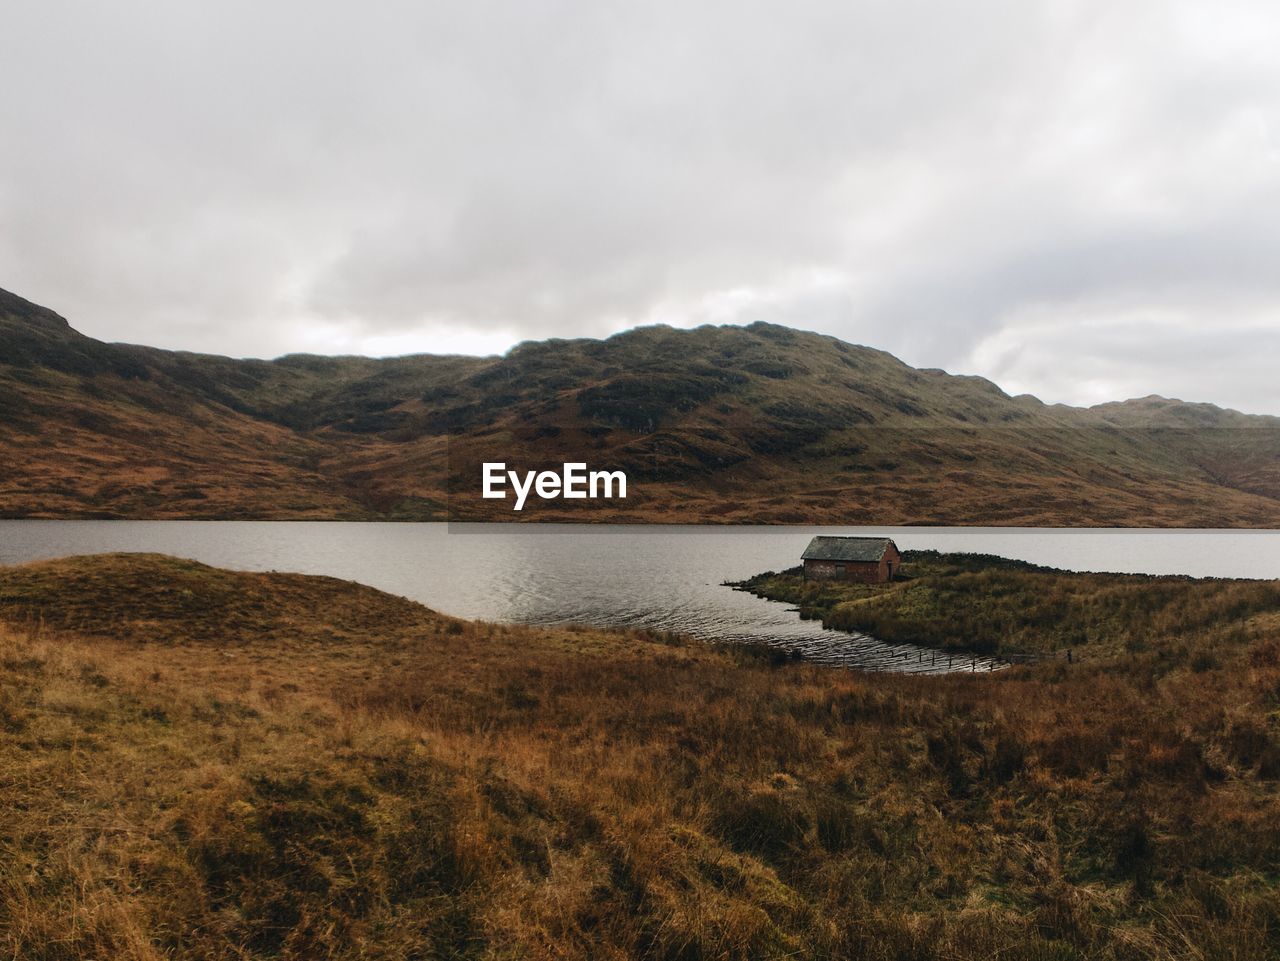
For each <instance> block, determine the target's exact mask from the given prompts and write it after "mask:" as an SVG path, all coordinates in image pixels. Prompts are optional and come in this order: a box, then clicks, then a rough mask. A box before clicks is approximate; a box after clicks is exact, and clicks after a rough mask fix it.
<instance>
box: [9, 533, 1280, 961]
mask: <svg viewBox="0 0 1280 961" xmlns="http://www.w3.org/2000/svg"><path fill="white" fill-rule="evenodd" d="M1239 614H1240V617H1239V618H1238V620H1235V621H1230V622H1227V621H1223V622H1222V623H1208V622H1206V623H1201V624H1199V625H1198V626H1196V627H1194V628H1191V629H1189V630H1187V631H1182V632H1177V633H1170V634H1164V633H1161V632H1154V631H1153V632H1152V633H1151V637H1150V640H1149V641H1148V643H1147V644H1146V646H1145V647H1144V648H1142V649H1140V650H1134V651H1128V652H1126V653H1125V654H1124V656H1121V657H1106V656H1102V655H1101V653H1100V656H1099V657H1097V658H1096V659H1091V660H1089V661H1087V662H1085V663H1077V664H1073V665H1066V664H1062V663H1058V664H1052V665H1043V666H1039V667H1035V668H1018V669H1015V670H1012V671H1006V672H1000V673H998V674H996V675H980V676H978V677H969V676H949V677H931V678H922V677H908V676H895V675H883V674H880V675H861V674H857V673H854V672H848V671H839V670H831V669H822V668H817V667H814V666H812V665H806V664H788V665H786V666H781V667H779V666H775V665H772V664H770V663H769V662H768V661H767V660H765V659H761V658H758V657H754V656H752V655H751V654H750V653H749V652H744V651H734V650H726V649H717V648H713V647H708V646H706V645H703V644H698V643H694V642H684V641H681V640H679V639H676V638H669V637H658V636H654V635H650V634H646V633H643V632H608V631H596V630H588V629H579V628H522V627H510V626H503V625H494V624H484V623H477V622H466V621H459V620H456V619H453V618H448V617H444V616H441V615H438V614H436V613H434V612H432V611H429V610H427V609H425V608H422V607H420V606H419V605H417V604H413V603H411V602H409V601H406V600H403V599H401V598H394V597H390V596H388V595H385V594H381V593H380V592H378V591H374V590H372V589H370V588H365V587H361V586H359V585H355V584H350V583H347V582H342V581H336V580H333V579H330V578H314V577H303V576H299V575H280V574H245V573H237V572H230V571H221V570H217V569H214V568H208V567H205V566H203V565H199V564H194V563H192V562H187V561H177V560H174V559H171V558H165V557H160V556H156V555H108V556H100V557H92V558H70V559H64V560H60V561H54V562H47V563H42V564H31V565H24V566H21V567H15V568H0V809H3V810H4V811H5V812H6V816H5V817H4V818H3V819H0V955H4V956H9V957H22V958H31V959H36V961H54V959H57V961H63V959H68V961H69V959H73V958H75V959H78V958H85V957H112V958H120V959H125V961H130V959H145V961H153V959H159V958H184V959H185V958H201V959H205V958H217V959H223V958H225V959H233V958H234V959H244V958H255V959H256V958H299V959H301V958H307V959H310V958H344V959H345V958H387V959H391V958H411V957H413V958H437V957H440V958H446V957H451V958H485V959H489V958H492V959H499V958H501V959H507V958H538V959H541V958H547V959H550V958H584V959H585V958H601V957H604V958H661V959H672V961H676V959H691V958H726V959H744V961H745V959H756V958H784V957H797V956H800V957H817V958H831V959H836V958H870V959H886V961H887V959H898V958H914V957H946V958H959V959H967V958H988V957H993V956H999V957H1002V958H1012V959H1045V958H1091V959H1092V958H1103V959H1117V961H1119V959H1134V958H1150V959H1169V961H1171V959H1174V958H1184V957H1188V956H1194V957H1206V958H1210V957H1212V958H1227V957H1230V958H1237V959H1254V958H1258V959H1263V958H1275V957H1276V950H1275V944H1276V943H1277V941H1276V939H1277V932H1280V894H1277V881H1278V880H1280V838H1278V837H1277V835H1276V832H1275V830H1274V825H1275V824H1276V823H1277V820H1278V818H1280V790H1278V787H1280V782H1278V781H1277V779H1278V778H1280V720H1278V718H1280V617H1278V616H1277V615H1276V613H1275V612H1274V611H1270V610H1252V609H1246V608H1240V610H1239ZM1205 648H1208V649H1211V651H1212V654H1213V658H1212V660H1211V661H1204V660H1200V659H1197V656H1196V655H1197V654H1198V653H1199V652H1201V650H1202V649H1205Z"/></svg>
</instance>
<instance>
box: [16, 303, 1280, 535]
mask: <svg viewBox="0 0 1280 961" xmlns="http://www.w3.org/2000/svg"><path fill="white" fill-rule="evenodd" d="M485 461H503V462H506V463H509V464H510V465H512V466H513V467H517V468H519V469H521V470H528V469H533V468H536V467H545V466H549V465H557V466H558V465H559V464H560V463H562V462H564V461H583V462H586V463H589V464H591V465H592V466H593V467H595V468H601V469H604V468H607V469H610V470H614V469H621V470H625V471H626V472H627V475H628V478H629V481H630V483H629V489H628V498H627V499H626V500H625V501H618V500H610V501H574V502H566V501H563V500H554V501H547V502H542V501H537V500H536V499H535V500H534V502H533V503H531V504H530V505H529V506H528V507H526V509H525V510H524V511H522V512H521V513H519V514H515V513H513V512H512V510H511V505H510V502H503V501H494V500H483V499H481V498H480V497H479V493H480V464H481V463H483V462H485ZM0 516H8V517H127V518H135V519H142V518H222V519H226V518H258V519H298V518H337V519H357V518H382V519H391V520H401V519H406V520H441V519H444V518H445V517H446V516H449V517H452V518H454V519H480V520H502V521H512V520H523V521H530V520H534V521H592V522H609V521H672V522H683V523H689V522H701V523H775V524H802V523H807V524H813V523H846V524H985V525H992V524H996V525H1036V526H1056V525H1064V524H1065V525H1095V526H1170V527H1230V526H1240V527H1275V526H1280V419H1277V418H1268V417H1251V416H1246V415H1243V414H1239V413H1236V412H1233V411H1225V410H1221V409H1219V408H1216V407H1212V406H1210V405H1205V404H1186V403H1182V402H1180V401H1168V400H1163V399H1160V398H1147V399H1145V400H1140V401H1131V402H1126V403H1123V404H1111V405H1104V406H1100V407H1096V408H1090V409H1088V410H1083V409H1077V408H1070V407H1062V406H1048V405H1045V404H1042V403H1041V402H1040V401H1038V400H1036V399H1035V398H1033V397H1027V396H1023V397H1010V396H1008V395H1007V394H1005V393H1004V392H1003V391H1001V390H1000V389H999V388H998V387H997V386H996V385H994V384H992V383H990V382H989V381H986V380H983V379H981V378H977V377H956V376H950V375H948V374H945V373H943V372H942V371H928V370H915V369H913V368H911V367H909V366H907V365H906V364H904V363H902V362H901V361H899V360H897V359H896V358H894V357H892V356H890V355H889V354H886V353H884V352H883V351H878V350H873V349H871V348H868V347H858V346H854V345H850V344H845V343H842V342H840V341H838V340H836V339H834V338H832V337H823V336H819V335H817V334H812V333H806V332H803V331H796V330H791V329H789V328H786V327H780V326H777V325H771V324H753V325H751V326H750V327H746V328H739V327H701V328H698V329H696V330H672V329H670V328H664V327H652V328H643V329H638V330H633V331H628V332H626V333H624V334H619V335H618V336H615V337H611V338H609V339H607V340H603V341H596V340H573V341H561V340H555V341H547V342H544V343H527V344H522V345H520V346H519V347H517V348H515V349H513V350H512V351H510V352H509V353H508V354H507V355H506V356H504V357H486V358H478V357H433V356H419V357H401V358H391V359H386V360H371V359H368V358H361V357H336V358H335V357H306V356H291V357H284V358H281V359H279V360H275V361H261V360H232V359H230V358H226V357H213V356H205V355H196V354H186V353H179V352H174V351H165V350H156V349H153V348H147V347H134V346H128V345H120V344H104V343H100V342H98V341H96V340H93V339H91V338H89V337H84V336H82V335H81V334H79V333H77V332H76V331H74V330H72V329H71V328H70V327H69V326H68V325H67V323H66V321H65V320H63V319H62V318H61V317H59V316H58V315H56V314H54V313H53V312H51V311H48V310H45V309H44V308H41V307H38V306H36V305H34V304H30V303H28V302H26V301H24V300H22V299H21V298H18V297H15V296H13V295H11V294H6V293H5V292H3V291H0Z"/></svg>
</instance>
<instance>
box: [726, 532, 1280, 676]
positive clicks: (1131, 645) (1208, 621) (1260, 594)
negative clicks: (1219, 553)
mask: <svg viewBox="0 0 1280 961" xmlns="http://www.w3.org/2000/svg"><path fill="white" fill-rule="evenodd" d="M730 586H733V587H736V588H738V589H739V590H744V591H748V592H750V593H752V594H755V595H757V596H758V597H763V598H767V599H769V600H773V601H783V602H785V603H787V604H791V605H794V606H795V607H796V609H797V610H798V611H799V612H800V615H801V617H805V618H813V619H817V620H821V621H822V625H823V626H824V627H831V628H835V629H837V630H843V631H857V632H860V633H864V634H870V635H871V636H873V637H877V638H880V639H881V640H884V641H889V642H892V643H896V644H917V645H921V646H924V647H934V648H940V649H943V650H949V651H956V652H975V653H979V654H988V655H1000V656H1017V655H1027V656H1042V655H1065V654H1066V653H1067V652H1068V651H1071V652H1074V653H1075V654H1079V655H1082V656H1092V657H1099V656H1116V655H1131V654H1136V653H1140V652H1143V651H1146V650H1149V649H1150V648H1151V647H1153V646H1158V645H1161V644H1163V643H1165V642H1166V639H1167V638H1170V637H1178V636H1183V637H1186V636H1194V635H1195V634H1196V632H1197V631H1208V632H1211V633H1213V634H1214V635H1217V634H1219V633H1221V631H1222V630H1223V625H1226V624H1239V623H1242V622H1243V621H1245V620H1247V619H1248V618H1250V617H1253V616H1257V615H1263V614H1270V613H1274V612H1280V581H1268V580H1240V579H1230V578H1191V577H1182V576H1154V575H1148V574H1105V573H1104V574H1095V573H1075V572H1071V571H1060V570H1054V569H1053V568H1048V567H1039V566H1037V565H1034V564H1028V563H1026V562H1024V561H1013V560H1008V559H1006V558H1002V557H994V556H990V555H985V554H940V553H938V552H937V551H905V552H904V553H903V555H902V566H901V568H900V569H899V571H898V573H897V574H895V578H894V580H893V581H891V582H888V583H884V584H857V583H849V582H834V581H820V580H806V579H805V577H804V571H803V569H802V568H799V567H795V568H792V569H790V570H787V571H783V572H782V573H774V572H773V571H769V572H766V573H763V574H757V575H756V576H755V577H751V578H749V579H747V580H745V581H741V582H738V583H735V584H733V585H730ZM1203 656H1211V655H1210V654H1208V653H1207V652H1204V654H1203Z"/></svg>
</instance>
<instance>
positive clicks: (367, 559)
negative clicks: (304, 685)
mask: <svg viewBox="0 0 1280 961" xmlns="http://www.w3.org/2000/svg"><path fill="white" fill-rule="evenodd" d="M814 534H876V535H887V536H890V537H893V538H894V540H895V541H896V542H897V544H898V546H899V547H901V548H903V549H904V550H906V549H911V548H934V549H937V550H943V551H981V552H984V553H992V554H1000V555H1003V556H1005V557H1014V558H1020V559H1023V560H1028V561H1033V562H1036V563H1040V564H1049V565H1052V566H1054V567H1061V568H1065V569H1068V570H1080V571H1084V570H1093V571H1121V572H1132V573H1149V574H1190V575H1193V576H1197V577H1208V576H1216V577H1268V578H1273V577H1274V578H1280V531H1146V530H1139V531H1134V530H1062V529H1021V530H1015V529H1001V528H937V527H934V528H868V527H860V528H852V527H848V528H842V527H680V526H665V525H663V526H657V525H655V526H630V525H626V526H592V525H582V526H577V525H565V526H559V525H556V526H537V527H535V526H532V525H515V524H512V525H489V524H378V523H372V524H353V523H265V522H181V521H165V522H147V521H0V564H13V563H18V562H22V561H28V560H36V559H40V558H49V557H61V556H64V555H68V554H91V553H100V552H105V551H159V552H161V553H165V554H174V555H177V556H179V557H189V558H192V559H195V560H199V561H203V562H205V563H208V564H215V565H217V566H220V567H230V568H236V569H240V570H253V571H265V570H280V571H298V572H302V573H307V574H329V575H332V576H335V577H341V578H344V579H348V580H355V581H360V582H361V583H364V584H369V585H372V586H373V587H377V588H380V589H382V590H384V591H389V592H391V593H393V594H399V595H402V596H404V597H409V598H412V599H413V600H416V601H420V602H422V603H423V604H426V605H427V606H429V607H432V608H435V609H436V610H439V611H444V612H446V613H449V614H454V615H457V616H459V617H466V618H480V619H484V620H493V621H512V622H523V623H543V624H545V623H555V622H564V621H574V622H579V623H584V624H593V625H599V626H629V627H650V628H655V629H661V630H673V631H681V632H684V633H688V634H692V635H694V636H697V637H702V638H706V639H715V640H728V641H748V640H751V641H765V642H768V643H772V644H777V645H780V646H784V647H788V648H794V649H799V650H802V651H804V652H805V654H806V656H808V657H810V658H811V659H814V660H818V661H823V662H829V663H837V664H844V665H848V666H853V667H862V668H868V669H890V670H913V671H914V670H937V669H939V666H937V665H935V664H934V663H933V660H932V656H931V655H929V654H926V655H924V657H925V660H924V661H923V662H922V661H921V660H920V659H919V656H918V655H917V653H916V649H914V648H909V647H905V646H901V645H898V646H891V645H886V644H883V643H881V642H879V641H876V640H874V639H872V638H868V637H863V636H860V635H851V634H846V633H843V632H838V631H828V630H824V629H822V628H821V627H819V626H817V625H816V624H815V623H813V622H805V621H801V620H800V618H799V617H798V616H797V615H796V614H795V613H794V611H792V610H791V609H790V608H788V607H787V606H786V605H784V604H778V603H774V602H770V601H763V600H760V599H759V598H756V597H752V596H751V595H749V594H744V593H742V592H741V591H734V590H732V589H730V588H727V587H723V586H722V584H723V582H724V581H726V580H739V579H742V578H745V577H748V576H750V575H751V574H756V573H759V572H761V571H765V570H781V569H782V568H786V567H791V566H793V565H795V564H796V563H798V562H799V557H800V553H801V552H802V551H803V550H804V547H805V545H806V544H807V543H808V542H809V538H810V537H812V536H813V535H814ZM980 666H981V665H980Z"/></svg>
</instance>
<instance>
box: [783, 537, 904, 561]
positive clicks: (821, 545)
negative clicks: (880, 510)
mask: <svg viewBox="0 0 1280 961" xmlns="http://www.w3.org/2000/svg"><path fill="white" fill-rule="evenodd" d="M890 547H892V548H893V549H894V550H895V551H896V550H897V549H898V545H897V544H895V543H894V542H893V540H892V538H888V537H827V536H823V535H819V536H818V537H815V538H814V539H813V540H811V541H810V542H809V546H808V547H806V548H805V549H804V554H802V555H801V556H800V559H801V560H803V561H852V562H854V563H857V562H859V561H861V562H863V563H875V562H877V561H879V560H880V558H882V557H884V553H885V551H887V550H888V549H889V548H890Z"/></svg>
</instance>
